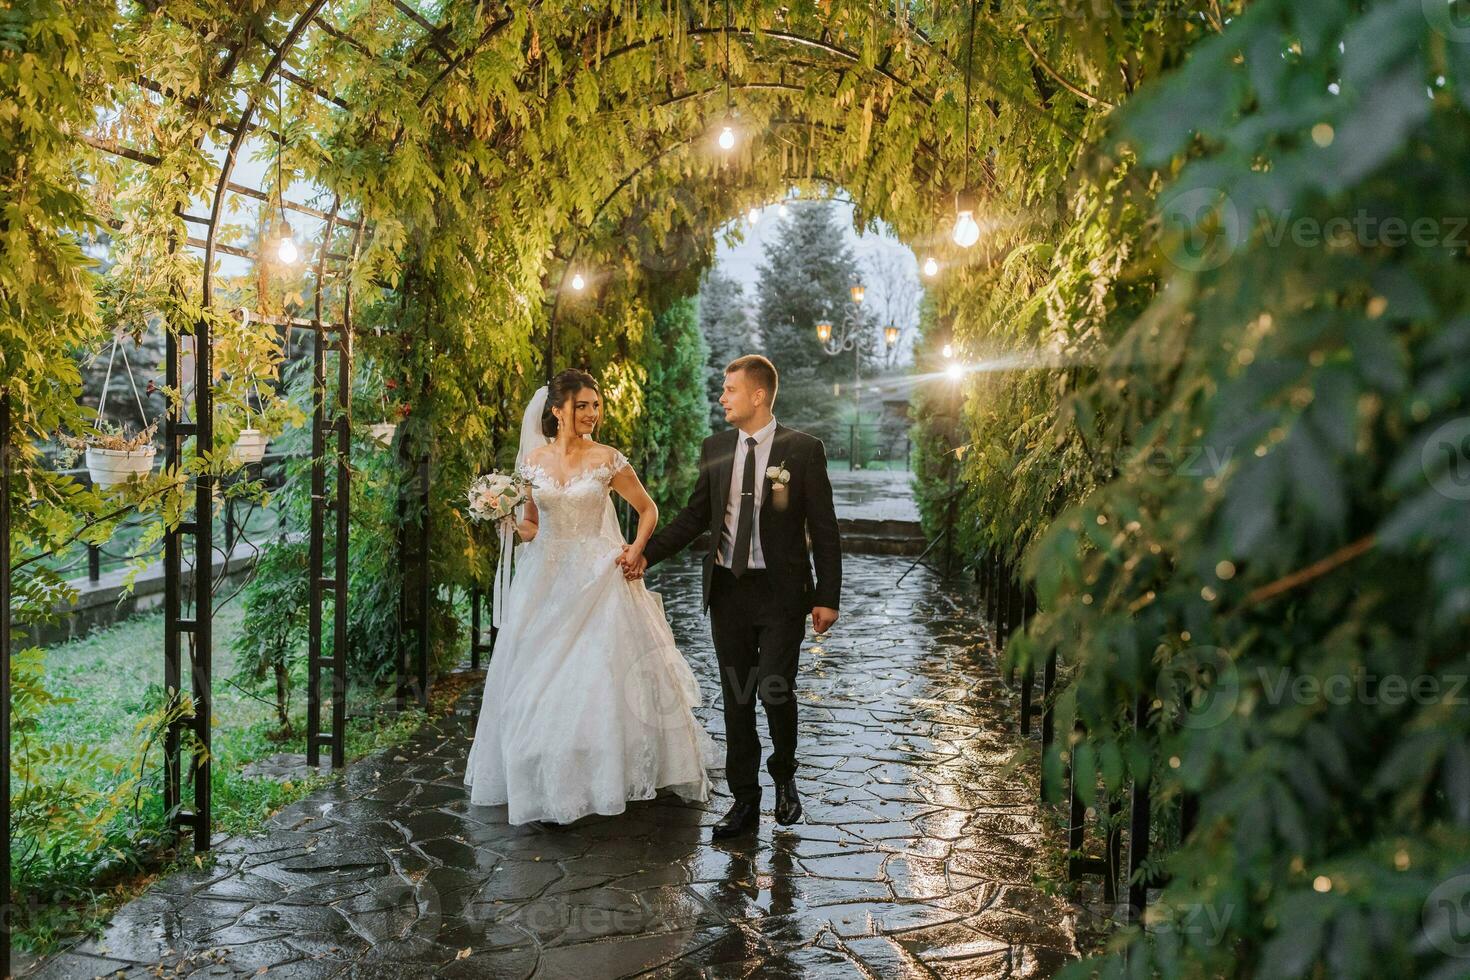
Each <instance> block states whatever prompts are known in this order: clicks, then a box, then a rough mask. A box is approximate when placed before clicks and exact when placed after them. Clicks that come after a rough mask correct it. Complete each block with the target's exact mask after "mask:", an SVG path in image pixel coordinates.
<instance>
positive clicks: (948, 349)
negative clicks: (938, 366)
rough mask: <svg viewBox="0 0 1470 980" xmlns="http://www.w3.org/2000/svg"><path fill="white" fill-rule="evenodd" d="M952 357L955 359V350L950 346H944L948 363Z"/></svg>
mask: <svg viewBox="0 0 1470 980" xmlns="http://www.w3.org/2000/svg"><path fill="white" fill-rule="evenodd" d="M952 357H954V348H953V347H951V346H950V345H949V344H945V345H944V359H945V360H946V361H947V360H949V359H950V358H952Z"/></svg>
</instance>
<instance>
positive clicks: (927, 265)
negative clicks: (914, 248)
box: [924, 255, 939, 276]
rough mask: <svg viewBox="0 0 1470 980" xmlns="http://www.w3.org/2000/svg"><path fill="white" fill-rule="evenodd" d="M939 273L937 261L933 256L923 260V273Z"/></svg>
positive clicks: (932, 274) (931, 274) (929, 274)
mask: <svg viewBox="0 0 1470 980" xmlns="http://www.w3.org/2000/svg"><path fill="white" fill-rule="evenodd" d="M938 274H939V263H938V262H935V261H934V256H932V255H931V256H929V257H928V258H927V259H925V260H924V275H926V276H934V275H938Z"/></svg>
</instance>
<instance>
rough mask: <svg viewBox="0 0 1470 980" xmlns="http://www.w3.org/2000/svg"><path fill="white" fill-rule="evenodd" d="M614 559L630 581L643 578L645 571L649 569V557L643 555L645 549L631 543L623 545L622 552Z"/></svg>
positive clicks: (624, 576)
mask: <svg viewBox="0 0 1470 980" xmlns="http://www.w3.org/2000/svg"><path fill="white" fill-rule="evenodd" d="M613 561H614V562H616V563H617V565H618V567H619V568H621V569H622V570H623V578H625V579H627V580H628V581H630V582H631V581H633V580H634V579H640V578H642V577H643V573H644V572H645V571H647V570H648V559H647V558H645V557H643V549H642V548H637V547H634V546H633V545H631V544H625V545H623V552H622V554H620V555H618V557H617V558H615V559H613Z"/></svg>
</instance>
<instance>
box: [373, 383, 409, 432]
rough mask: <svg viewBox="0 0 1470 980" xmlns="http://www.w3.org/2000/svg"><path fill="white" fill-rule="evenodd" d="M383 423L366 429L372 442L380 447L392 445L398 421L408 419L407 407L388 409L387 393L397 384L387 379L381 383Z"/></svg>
mask: <svg viewBox="0 0 1470 980" xmlns="http://www.w3.org/2000/svg"><path fill="white" fill-rule="evenodd" d="M383 388H384V391H383V421H381V422H374V423H373V424H372V425H371V426H369V427H368V431H369V432H370V433H371V434H372V438H373V441H374V442H376V443H377V444H378V445H380V446H385V447H386V446H391V445H393V433H395V432H397V431H398V421H397V420H398V419H400V418H408V406H407V405H399V406H398V407H397V408H396V409H391V408H389V407H388V392H389V391H394V390H396V389H397V388H398V382H397V381H396V380H395V379H393V378H388V379H387V380H385V381H384V382H383Z"/></svg>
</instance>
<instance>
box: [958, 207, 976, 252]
mask: <svg viewBox="0 0 1470 980" xmlns="http://www.w3.org/2000/svg"><path fill="white" fill-rule="evenodd" d="M979 240H980V226H979V225H978V224H976V223H975V214H974V212H973V211H961V212H960V213H959V214H958V215H957V216H956V217H955V219H954V243H955V244H956V245H958V246H959V247H960V248H969V247H970V246H971V245H974V244H975V243H976V242H978V241H979Z"/></svg>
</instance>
